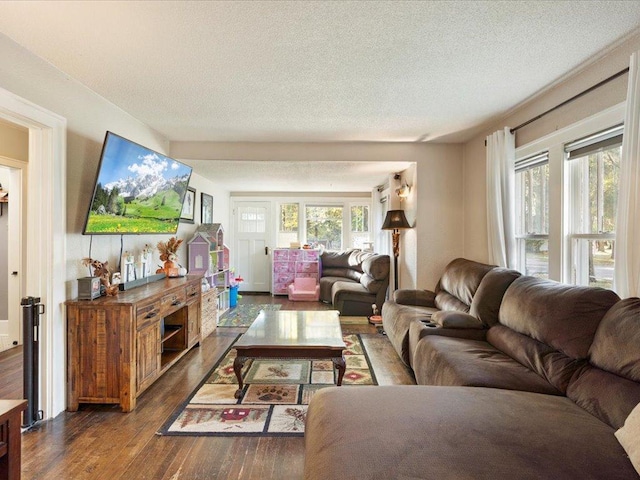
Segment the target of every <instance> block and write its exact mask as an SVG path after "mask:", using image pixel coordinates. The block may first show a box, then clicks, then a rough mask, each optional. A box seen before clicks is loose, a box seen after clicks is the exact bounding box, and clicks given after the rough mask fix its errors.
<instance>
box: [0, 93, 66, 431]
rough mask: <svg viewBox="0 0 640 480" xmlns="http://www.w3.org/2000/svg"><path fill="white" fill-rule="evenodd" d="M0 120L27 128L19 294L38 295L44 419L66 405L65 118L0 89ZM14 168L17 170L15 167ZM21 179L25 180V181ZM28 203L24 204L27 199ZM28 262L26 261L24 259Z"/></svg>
mask: <svg viewBox="0 0 640 480" xmlns="http://www.w3.org/2000/svg"><path fill="white" fill-rule="evenodd" d="M0 120H2V121H4V122H8V123H11V124H15V125H19V126H20V127H23V128H26V129H27V130H28V162H27V166H26V168H25V169H24V171H25V179H26V175H28V177H29V181H28V184H27V188H25V189H24V191H23V192H22V198H21V199H20V201H21V202H22V205H24V207H23V209H24V212H25V214H24V220H23V222H22V223H23V229H24V231H25V232H37V235H28V236H27V235H26V234H25V235H23V240H22V241H21V244H22V246H23V247H22V248H23V258H24V259H25V260H24V261H23V271H22V272H21V273H20V272H18V273H19V275H20V277H21V283H22V285H23V290H22V291H23V294H24V295H32V296H34V297H38V298H40V299H41V301H42V304H43V305H45V306H46V307H47V308H45V310H44V312H43V314H42V315H41V316H40V358H39V364H40V382H39V383H40V385H39V392H40V402H39V404H40V407H41V409H42V410H43V418H45V419H47V418H51V417H54V416H56V415H57V414H58V413H60V412H62V411H63V410H64V408H65V386H66V383H65V374H64V372H65V365H66V362H65V356H66V348H65V328H64V317H63V312H62V306H63V305H64V300H65V282H64V281H60V279H63V280H64V279H66V250H65V238H66V217H65V215H64V214H63V215H62V218H60V217H61V216H60V215H55V214H54V212H66V195H65V192H66V188H65V187H66V182H65V173H64V172H65V171H66V131H67V122H66V120H65V119H64V118H63V117H61V116H59V115H57V114H55V113H53V112H50V111H48V110H46V109H45V108H43V107H41V106H39V105H36V104H33V103H31V102H30V101H28V100H26V99H24V98H21V97H19V96H17V95H15V94H13V93H11V92H9V91H7V90H4V89H2V88H0ZM16 168H19V166H18V167H16ZM25 179H23V182H25V181H26V180H25ZM27 197H28V198H29V199H30V200H31V201H29V202H28V203H27V202H26V198H27ZM27 260H28V261H27Z"/></svg>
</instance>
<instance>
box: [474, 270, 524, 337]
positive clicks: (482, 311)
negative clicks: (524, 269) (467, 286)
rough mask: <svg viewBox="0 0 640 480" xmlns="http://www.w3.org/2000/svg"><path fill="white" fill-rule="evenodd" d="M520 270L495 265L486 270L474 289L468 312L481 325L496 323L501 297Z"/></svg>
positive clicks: (518, 275) (489, 325)
mask: <svg viewBox="0 0 640 480" xmlns="http://www.w3.org/2000/svg"><path fill="white" fill-rule="evenodd" d="M520 276H521V274H520V272H518V271H516V270H509V269H507V268H500V267H496V268H494V269H493V270H490V271H489V272H487V274H486V275H485V276H484V277H483V278H482V281H481V282H480V285H479V286H478V290H476V293H475V295H474V296H473V300H472V301H471V308H469V314H471V315H473V316H474V317H476V318H478V319H480V321H481V322H482V324H483V325H485V326H488V327H491V326H493V325H495V324H497V323H498V312H499V311H500V304H501V303H502V297H504V293H505V292H506V291H507V288H509V285H511V284H512V283H513V281H514V280H515V279H516V278H518V277H520Z"/></svg>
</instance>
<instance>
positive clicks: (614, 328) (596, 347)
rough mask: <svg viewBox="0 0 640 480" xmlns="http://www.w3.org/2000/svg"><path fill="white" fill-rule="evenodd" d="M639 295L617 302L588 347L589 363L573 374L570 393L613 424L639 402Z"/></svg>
mask: <svg viewBox="0 0 640 480" xmlns="http://www.w3.org/2000/svg"><path fill="white" fill-rule="evenodd" d="M639 346H640V299H638V298H627V299H625V300H621V301H619V302H618V303H616V304H615V305H614V306H613V307H612V308H611V309H610V310H609V311H608V312H607V314H606V315H605V316H604V318H603V319H602V321H601V322H600V325H599V326H598V330H597V331H596V334H595V337H594V339H593V343H592V344H591V348H590V349H589V363H588V364H585V365H584V366H583V368H582V369H580V370H579V372H578V373H577V374H576V375H575V376H574V377H573V379H572V381H571V384H570V385H569V388H568V389H567V396H568V397H569V398H570V399H572V400H573V401H574V402H576V403H577V404H578V405H580V406H581V407H582V408H584V409H586V410H587V411H589V412H591V413H592V414H593V415H596V416H597V417H599V418H600V419H602V420H603V421H605V422H607V423H609V424H610V425H611V426H612V427H614V428H620V427H621V426H622V425H623V424H624V421H625V419H626V418H627V416H628V415H629V413H630V412H631V411H632V410H633V408H634V407H635V405H637V404H638V403H640V347H639Z"/></svg>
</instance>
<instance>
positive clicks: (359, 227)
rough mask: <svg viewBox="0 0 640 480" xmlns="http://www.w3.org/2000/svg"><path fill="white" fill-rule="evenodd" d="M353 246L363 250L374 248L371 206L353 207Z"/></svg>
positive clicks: (351, 210) (351, 219)
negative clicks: (370, 214)
mask: <svg viewBox="0 0 640 480" xmlns="http://www.w3.org/2000/svg"><path fill="white" fill-rule="evenodd" d="M350 214H351V215H350V224H351V246H352V247H353V248H359V249H361V250H370V249H371V248H372V245H373V243H372V239H371V228H370V222H369V218H370V216H369V205H351V208H350Z"/></svg>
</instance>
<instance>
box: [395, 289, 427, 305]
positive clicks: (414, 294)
mask: <svg viewBox="0 0 640 480" xmlns="http://www.w3.org/2000/svg"><path fill="white" fill-rule="evenodd" d="M435 300H436V294H435V293H434V292H432V291H431V290H409V289H404V290H396V291H395V292H393V301H394V302H396V303H399V304H401V305H414V306H420V307H435V306H436V304H435Z"/></svg>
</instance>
